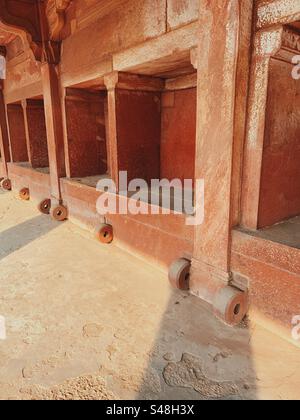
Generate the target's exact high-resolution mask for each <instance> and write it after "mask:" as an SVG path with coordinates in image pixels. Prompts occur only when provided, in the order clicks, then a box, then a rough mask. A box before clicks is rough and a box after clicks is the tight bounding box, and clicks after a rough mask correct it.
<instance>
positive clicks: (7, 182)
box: [1, 178, 11, 191]
mask: <svg viewBox="0 0 300 420" xmlns="http://www.w3.org/2000/svg"><path fill="white" fill-rule="evenodd" d="M1 187H2V188H3V189H4V190H6V191H11V180H10V179H7V178H5V179H3V180H2V181H1Z"/></svg>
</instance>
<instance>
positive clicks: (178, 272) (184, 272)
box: [169, 258, 191, 290]
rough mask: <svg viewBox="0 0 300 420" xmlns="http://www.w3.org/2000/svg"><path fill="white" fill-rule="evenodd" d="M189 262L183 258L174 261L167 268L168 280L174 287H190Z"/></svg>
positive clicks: (185, 288) (184, 288)
mask: <svg viewBox="0 0 300 420" xmlns="http://www.w3.org/2000/svg"><path fill="white" fill-rule="evenodd" d="M190 270H191V262H190V261H189V260H186V259H185V258H180V259H179V260H176V261H174V262H173V263H172V264H171V266H170V268H169V281H170V283H171V285H172V287H174V288H175V289H179V290H189V289H190Z"/></svg>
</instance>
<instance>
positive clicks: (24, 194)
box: [19, 188, 30, 201]
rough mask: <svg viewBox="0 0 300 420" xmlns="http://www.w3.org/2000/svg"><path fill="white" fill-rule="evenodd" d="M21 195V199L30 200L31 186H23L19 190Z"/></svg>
mask: <svg viewBox="0 0 300 420" xmlns="http://www.w3.org/2000/svg"><path fill="white" fill-rule="evenodd" d="M19 197H20V198H21V200H24V201H28V200H29V199H30V192H29V188H22V189H21V191H20V192H19Z"/></svg>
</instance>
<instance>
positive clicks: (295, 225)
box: [258, 216, 300, 249]
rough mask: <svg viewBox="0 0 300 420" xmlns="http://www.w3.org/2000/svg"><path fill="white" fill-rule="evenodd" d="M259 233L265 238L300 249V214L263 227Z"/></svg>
mask: <svg viewBox="0 0 300 420" xmlns="http://www.w3.org/2000/svg"><path fill="white" fill-rule="evenodd" d="M258 235H259V236H260V237H262V238H264V239H269V240H271V241H273V242H279V243H281V244H283V245H288V246H291V247H293V248H298V249H300V216H298V217H294V218H292V219H289V220H286V221H284V222H282V223H278V224H276V225H274V226H271V227H269V228H266V229H262V230H261V231H260V232H259V233H258Z"/></svg>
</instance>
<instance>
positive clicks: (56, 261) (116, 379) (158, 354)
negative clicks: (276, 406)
mask: <svg viewBox="0 0 300 420" xmlns="http://www.w3.org/2000/svg"><path fill="white" fill-rule="evenodd" d="M0 316H2V317H4V318H5V321H6V334H7V338H6V340H0V398H1V399H7V398H14V399H40V398H41V399H93V398H98V399H101V398H102V399H107V398H109V399H114V398H120V399H128V398H137V399H138V398H140V399H145V398H151V399H178V398H182V399H219V398H224V399H249V398H271V399H273V398H274V399H275V398H276V399H278V398H298V399H299V398H300V353H299V348H298V347H296V346H294V345H292V344H290V343H288V342H286V341H284V340H283V339H281V338H279V337H278V336H276V335H273V334H272V333H270V332H268V331H266V330H264V329H263V328H262V327H260V326H259V325H256V324H254V323H252V322H250V321H249V323H247V324H246V323H245V325H243V326H241V327H239V328H236V329H231V328H229V327H226V326H224V325H223V324H221V323H220V322H219V321H217V320H216V319H215V318H214V317H213V316H212V315H211V314H210V312H209V311H208V309H207V308H206V307H205V306H204V305H203V304H201V302H200V300H198V299H197V298H194V297H192V296H189V295H188V294H186V293H177V292H175V291H172V290H171V289H170V288H169V285H168V281H167V276H166V274H165V273H163V272H161V271H159V270H157V269H156V268H155V267H153V266H151V265H147V264H146V263H145V262H143V261H140V260H139V259H136V258H134V257H133V256H130V255H128V254H126V253H124V252H123V251H121V250H119V249H118V248H116V247H115V246H114V245H112V246H102V245H100V244H99V243H98V242H96V240H94V239H93V238H92V237H91V236H90V234H89V233H87V232H85V231H84V230H81V229H80V228H79V227H77V226H75V225H73V224H71V223H70V222H66V223H63V224H58V223H56V222H53V221H52V220H51V219H50V218H49V217H48V216H41V215H40V214H39V213H38V212H37V210H36V206H35V205H34V204H33V203H32V202H22V201H19V200H18V199H17V198H15V196H14V194H13V193H0Z"/></svg>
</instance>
